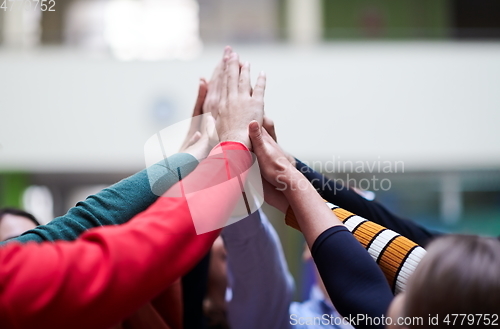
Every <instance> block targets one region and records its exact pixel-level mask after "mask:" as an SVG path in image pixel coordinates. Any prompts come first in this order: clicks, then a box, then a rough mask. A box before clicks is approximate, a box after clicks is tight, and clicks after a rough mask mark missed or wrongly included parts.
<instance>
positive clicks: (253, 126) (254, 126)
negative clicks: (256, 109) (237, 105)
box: [248, 120, 259, 133]
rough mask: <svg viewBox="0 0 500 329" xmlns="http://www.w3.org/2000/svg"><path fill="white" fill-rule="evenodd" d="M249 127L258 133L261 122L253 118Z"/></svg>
mask: <svg viewBox="0 0 500 329" xmlns="http://www.w3.org/2000/svg"><path fill="white" fill-rule="evenodd" d="M248 128H249V129H250V131H251V132H253V133H256V132H258V131H259V123H258V122H257V121H255V120H252V121H251V122H250V124H249V125H248Z"/></svg>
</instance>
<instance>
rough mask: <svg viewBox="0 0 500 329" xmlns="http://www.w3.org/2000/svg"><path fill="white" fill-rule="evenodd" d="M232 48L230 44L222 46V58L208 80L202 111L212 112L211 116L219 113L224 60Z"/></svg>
mask: <svg viewBox="0 0 500 329" xmlns="http://www.w3.org/2000/svg"><path fill="white" fill-rule="evenodd" d="M232 52H233V50H232V49H231V47H230V46H227V47H226V48H224V53H223V54H222V60H221V61H220V62H219V64H218V65H217V66H216V67H215V70H214V73H213V74H212V78H211V79H210V82H208V93H207V97H206V98H205V103H204V104H203V113H212V116H213V117H214V118H215V119H217V116H218V115H219V105H220V96H221V93H222V79H223V77H224V70H225V68H226V62H227V60H228V59H229V57H230V56H231V54H232Z"/></svg>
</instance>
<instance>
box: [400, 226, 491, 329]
mask: <svg viewBox="0 0 500 329" xmlns="http://www.w3.org/2000/svg"><path fill="white" fill-rule="evenodd" d="M499 311H500V241H498V240H497V239H493V238H486V237H479V236H466V235H451V236H446V237H442V238H439V239H437V240H436V241H434V242H432V243H431V244H430V246H429V248H428V253H427V255H426V256H425V257H424V258H423V259H422V261H421V262H420V264H419V265H418V266H417V269H416V270H415V272H414V273H413V275H412V276H411V277H410V279H409V281H408V286H407V290H406V301H405V308H404V313H405V316H409V317H422V318H423V319H424V325H423V326H419V328H425V327H429V328H439V327H441V326H443V327H445V326H444V322H443V320H445V318H446V316H447V315H449V317H452V314H467V315H469V314H490V316H491V315H493V314H497V316H498V314H499ZM436 315H437V316H438V319H439V323H438V324H437V325H438V326H439V327H436V324H434V325H429V323H428V319H429V318H430V317H435V316H436ZM449 319H450V320H453V318H449ZM460 321H461V319H460ZM475 321H478V318H477V317H476V318H475ZM467 324H468V320H467V319H466V320H465V321H464V325H462V324H461V323H458V325H456V324H455V325H454V326H452V327H454V328H460V327H462V326H463V327H470V325H467ZM474 324H475V326H474V327H476V328H477V327H482V326H485V323H484V322H481V323H477V324H476V323H474Z"/></svg>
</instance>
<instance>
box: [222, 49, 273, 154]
mask: <svg viewBox="0 0 500 329" xmlns="http://www.w3.org/2000/svg"><path fill="white" fill-rule="evenodd" d="M265 88H266V76H265V74H264V73H261V74H259V77H258V79H257V82H256V84H255V87H254V89H253V90H252V86H251V83H250V64H249V63H248V62H247V63H244V64H243V66H241V69H240V61H239V56H238V54H236V53H232V54H231V56H230V57H229V59H228V60H227V62H226V66H225V69H224V76H223V78H222V90H221V95H220V104H219V116H218V117H217V125H216V126H217V132H218V134H219V138H220V140H221V141H227V140H232V141H239V142H242V143H244V144H245V145H246V146H247V147H248V148H250V147H251V144H250V138H249V136H248V124H249V123H250V121H252V120H255V121H257V122H258V124H262V120H263V117H264V91H265Z"/></svg>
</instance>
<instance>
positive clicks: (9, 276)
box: [0, 142, 251, 329]
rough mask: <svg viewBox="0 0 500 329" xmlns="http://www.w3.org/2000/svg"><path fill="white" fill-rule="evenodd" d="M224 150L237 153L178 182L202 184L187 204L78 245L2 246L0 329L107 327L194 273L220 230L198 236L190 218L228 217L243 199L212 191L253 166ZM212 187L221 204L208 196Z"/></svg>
mask: <svg viewBox="0 0 500 329" xmlns="http://www.w3.org/2000/svg"><path fill="white" fill-rule="evenodd" d="M221 147H222V148H223V149H224V150H225V151H226V150H228V151H234V152H229V153H220V152H216V153H215V154H214V156H212V157H209V158H207V159H206V160H204V161H203V162H202V163H201V164H200V165H199V166H198V168H197V169H196V170H195V171H194V172H193V173H192V175H190V176H188V177H187V178H186V179H185V180H184V181H181V182H179V183H177V184H180V185H183V186H184V185H185V186H194V185H199V184H202V186H200V187H201V189H200V190H198V191H197V192H194V193H196V194H197V195H195V198H192V199H191V200H190V201H189V200H188V198H187V197H186V196H184V197H179V198H167V197H162V198H160V199H158V201H157V202H156V203H154V205H153V206H151V207H150V208H148V209H147V210H146V211H145V212H143V213H141V214H139V215H137V216H136V217H135V218H134V220H133V221H131V222H130V223H127V224H125V225H121V226H114V227H104V228H98V229H95V230H91V231H89V232H87V233H85V234H84V235H82V237H81V238H80V239H77V240H76V241H74V242H64V241H58V242H56V243H53V244H46V243H42V244H33V243H29V244H26V245H21V244H19V243H11V244H8V245H6V246H3V247H2V248H1V249H0V264H1V266H0V287H2V290H1V293H0V327H7V328H27V327H29V328H34V327H37V328H69V327H71V328H75V329H77V328H89V327H91V328H106V327H108V326H111V325H113V324H115V323H117V322H118V321H119V320H120V319H122V318H124V317H125V316H127V315H129V314H131V313H132V312H133V311H135V310H136V309H138V308H139V307H140V306H142V305H143V304H145V303H146V302H147V301H149V300H151V299H152V298H153V297H155V295H156V294H158V293H159V292H161V291H162V290H164V289H165V288H166V287H167V286H169V285H170V284H171V283H172V282H173V281H175V280H176V279H177V278H178V277H180V276H181V275H182V274H184V273H185V272H186V271H187V270H189V269H190V268H191V267H192V266H193V265H194V264H195V263H196V262H197V261H199V259H200V258H201V257H202V256H203V255H204V254H205V253H206V252H207V251H208V249H209V248H210V245H211V244H212V243H213V241H214V240H215V238H216V237H217V235H218V233H219V232H220V230H215V231H212V232H209V233H206V234H201V235H197V234H196V232H195V229H194V227H193V221H192V216H191V213H192V212H193V210H196V209H194V208H198V207H199V208H202V209H204V212H205V214H206V218H207V220H211V221H220V220H221V219H224V218H226V219H228V218H229V215H230V213H231V211H232V207H234V205H235V203H236V200H237V198H238V197H239V196H238V195H235V194H234V193H228V191H226V190H225V189H224V184H218V185H215V186H213V185H214V184H216V183H217V182H219V179H220V177H224V175H226V177H227V175H228V171H227V167H228V164H230V166H231V168H232V169H233V171H230V175H231V176H230V177H229V178H231V177H234V176H233V175H235V174H240V173H241V172H244V170H245V169H246V168H248V167H249V166H250V164H251V157H250V156H249V153H248V151H247V149H246V148H245V147H244V146H243V145H241V144H239V143H233V142H229V143H223V144H222V146H221ZM239 169H241V170H240V171H239ZM234 170H236V171H234ZM209 186H212V189H205V188H204V187H209ZM213 188H216V189H217V192H218V194H219V197H218V198H213V197H211V196H210V195H207V194H209V193H210V194H211V193H214V189H213ZM208 192H209V193H208ZM193 202H194V203H193ZM188 203H189V204H188ZM109 305H113V307H112V308H110V307H109Z"/></svg>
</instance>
